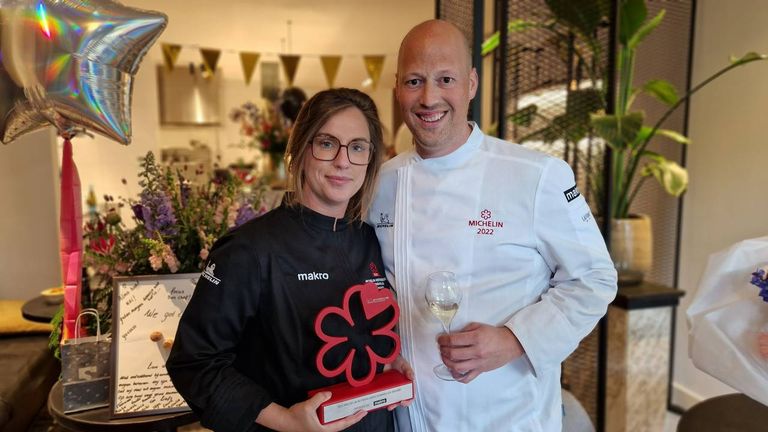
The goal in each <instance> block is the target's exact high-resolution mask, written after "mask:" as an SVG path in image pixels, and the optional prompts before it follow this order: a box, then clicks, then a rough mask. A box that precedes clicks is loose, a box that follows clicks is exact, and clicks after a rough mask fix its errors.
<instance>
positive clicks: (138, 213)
mask: <svg viewBox="0 0 768 432" xmlns="http://www.w3.org/2000/svg"><path fill="white" fill-rule="evenodd" d="M131 210H133V216H134V217H136V219H138V220H140V221H142V222H144V206H143V205H141V204H134V205H132V206H131Z"/></svg>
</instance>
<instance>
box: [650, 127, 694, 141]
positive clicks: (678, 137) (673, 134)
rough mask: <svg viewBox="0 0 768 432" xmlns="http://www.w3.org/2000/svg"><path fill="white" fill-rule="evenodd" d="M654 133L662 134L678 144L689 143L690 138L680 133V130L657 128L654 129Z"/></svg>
mask: <svg viewBox="0 0 768 432" xmlns="http://www.w3.org/2000/svg"><path fill="white" fill-rule="evenodd" d="M656 135H662V136H665V137H667V138H669V139H671V140H672V141H675V142H677V143H680V144H690V143H691V140H690V138H688V137H687V136H685V135H683V134H681V133H680V132H677V131H673V130H669V129H658V130H656Z"/></svg>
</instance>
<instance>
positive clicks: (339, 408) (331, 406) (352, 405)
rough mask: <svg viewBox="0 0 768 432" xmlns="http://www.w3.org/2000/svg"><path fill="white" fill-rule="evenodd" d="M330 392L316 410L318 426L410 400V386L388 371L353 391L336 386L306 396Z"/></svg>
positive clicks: (344, 386)
mask: <svg viewBox="0 0 768 432" xmlns="http://www.w3.org/2000/svg"><path fill="white" fill-rule="evenodd" d="M321 391H329V392H331V394H332V396H331V398H330V399H328V400H327V401H325V402H324V403H323V404H322V405H320V407H319V408H318V409H317V417H318V418H319V419H320V423H322V424H326V423H330V422H332V421H336V420H339V419H342V418H344V417H347V416H350V415H352V414H354V413H356V412H358V411H360V410H365V411H375V410H377V409H381V408H386V407H388V406H389V405H392V404H396V403H400V402H402V401H407V400H411V399H413V382H412V381H411V380H409V379H408V378H406V377H405V375H403V374H401V373H400V372H398V371H396V370H388V371H386V372H384V373H382V374H379V375H377V376H376V378H374V379H373V381H372V382H371V383H370V384H367V385H364V386H361V387H353V386H351V385H349V383H339V384H335V385H332V386H328V387H323V388H319V389H316V390H312V391H310V392H309V396H310V397H311V396H314V395H315V394H317V393H319V392H321Z"/></svg>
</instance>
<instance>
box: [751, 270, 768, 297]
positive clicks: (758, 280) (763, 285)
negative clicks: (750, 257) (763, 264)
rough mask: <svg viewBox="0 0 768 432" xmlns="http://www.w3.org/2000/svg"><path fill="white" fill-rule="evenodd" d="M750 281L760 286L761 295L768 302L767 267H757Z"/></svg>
mask: <svg viewBox="0 0 768 432" xmlns="http://www.w3.org/2000/svg"><path fill="white" fill-rule="evenodd" d="M750 283H751V284H752V285H754V286H756V287H758V288H760V294H759V295H760V297H762V298H763V301H765V302H768V275H767V274H766V272H765V269H757V270H755V272H754V273H752V280H751V281H750Z"/></svg>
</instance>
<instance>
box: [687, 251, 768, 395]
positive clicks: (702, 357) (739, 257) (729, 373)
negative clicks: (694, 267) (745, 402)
mask: <svg viewBox="0 0 768 432" xmlns="http://www.w3.org/2000/svg"><path fill="white" fill-rule="evenodd" d="M766 264H768V237H760V238H755V239H749V240H745V241H742V242H739V243H737V244H735V245H733V246H731V247H730V248H728V249H726V250H724V251H721V252H718V253H716V254H713V255H711V256H710V257H709V262H708V264H707V267H706V269H705V270H704V274H703V275H702V278H701V282H700V284H699V288H698V291H697V292H696V295H695V297H694V298H693V301H692V302H691V305H690V307H689V308H688V310H687V311H686V314H687V316H688V329H689V339H688V352H689V356H690V357H691V360H692V361H693V364H694V365H695V366H696V367H697V368H699V369H701V370H702V371H704V372H706V373H708V374H710V375H712V376H713V377H715V378H717V379H719V380H720V381H722V382H724V383H726V384H728V385H730V386H731V387H733V388H735V389H737V390H739V391H741V392H742V393H744V394H746V395H747V396H749V397H751V398H752V399H755V400H757V401H759V402H761V403H762V404H764V405H768V360H766V359H764V358H763V357H762V356H761V355H760V353H759V351H758V335H759V333H760V332H761V331H762V332H765V331H768V303H766V302H765V301H763V299H762V298H761V297H760V296H759V293H760V289H759V288H758V287H756V286H754V285H752V284H751V283H750V280H751V278H752V272H754V271H755V270H756V269H758V268H760V267H764V266H765V265H766Z"/></svg>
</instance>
